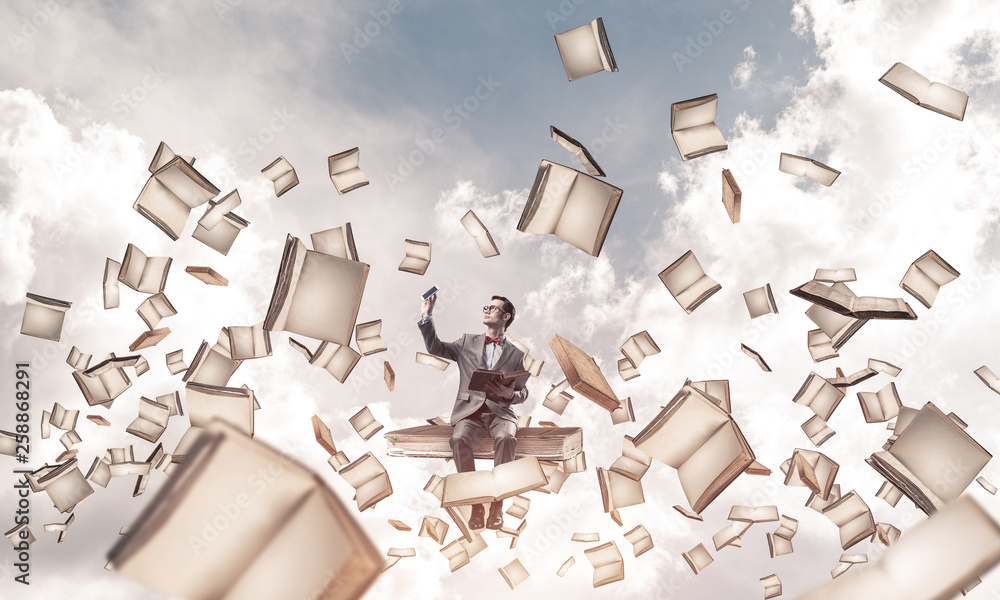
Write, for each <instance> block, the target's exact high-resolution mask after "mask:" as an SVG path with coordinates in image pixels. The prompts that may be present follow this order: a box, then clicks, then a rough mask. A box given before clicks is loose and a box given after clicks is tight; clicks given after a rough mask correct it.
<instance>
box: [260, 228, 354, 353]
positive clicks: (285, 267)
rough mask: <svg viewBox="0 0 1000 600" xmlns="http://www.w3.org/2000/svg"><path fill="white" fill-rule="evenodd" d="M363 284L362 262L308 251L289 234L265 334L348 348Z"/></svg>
mask: <svg viewBox="0 0 1000 600" xmlns="http://www.w3.org/2000/svg"><path fill="white" fill-rule="evenodd" d="M367 280H368V265H366V264H365V263H361V262H357V261H353V260H347V259H344V258H339V257H336V256H330V255H329V254H323V253H322V252H315V251H312V250H306V247H305V244H303V243H302V242H301V241H300V240H299V239H298V238H295V237H292V236H290V235H289V236H288V238H287V239H286V241H285V249H284V252H283V254H282V257H281V267H280V269H279V270H278V276H277V278H276V279H275V282H274V291H273V292H272V294H271V303H270V306H269V307H268V311H267V316H266V317H265V319H264V329H265V330H267V331H287V332H289V333H297V334H299V335H305V336H308V337H311V338H314V339H318V340H323V341H327V342H333V343H335V344H340V345H342V346H347V345H349V344H350V343H351V337H352V334H353V333H354V325H355V322H356V321H357V317H358V310H359V308H360V307H361V296H362V294H364V291H365V282H366V281H367Z"/></svg>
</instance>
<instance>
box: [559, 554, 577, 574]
mask: <svg viewBox="0 0 1000 600" xmlns="http://www.w3.org/2000/svg"><path fill="white" fill-rule="evenodd" d="M575 564H576V559H575V558H573V557H572V556H571V557H569V558H567V559H566V561H565V562H564V563H563V564H562V565H560V566H559V570H558V571H556V575H558V576H560V577H565V576H566V573H568V572H569V569H570V567H572V566H573V565H575Z"/></svg>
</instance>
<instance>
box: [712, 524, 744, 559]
mask: <svg viewBox="0 0 1000 600" xmlns="http://www.w3.org/2000/svg"><path fill="white" fill-rule="evenodd" d="M751 525H753V523H752V522H750V523H745V522H732V523H730V524H729V525H726V526H725V527H723V528H722V529H721V530H719V531H718V532H716V533H715V535H713V536H712V543H713V544H715V551H716V552H718V551H719V550H722V549H723V548H725V547H726V546H735V547H737V548H739V547H742V545H743V544H742V538H743V534H744V533H746V532H747V530H748V529H750V526H751Z"/></svg>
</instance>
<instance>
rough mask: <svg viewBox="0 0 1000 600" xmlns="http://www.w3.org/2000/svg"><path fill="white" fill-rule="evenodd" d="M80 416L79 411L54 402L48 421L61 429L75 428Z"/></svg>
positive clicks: (69, 429) (70, 429)
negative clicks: (67, 408)
mask: <svg viewBox="0 0 1000 600" xmlns="http://www.w3.org/2000/svg"><path fill="white" fill-rule="evenodd" d="M79 418H80V411H78V410H66V409H65V408H63V406H62V404H59V403H58V402H56V403H55V404H53V405H52V412H51V413H50V414H49V419H48V423H49V425H51V426H52V427H55V428H57V429H62V430H63V431H72V430H74V429H76V422H77V420H78V419H79Z"/></svg>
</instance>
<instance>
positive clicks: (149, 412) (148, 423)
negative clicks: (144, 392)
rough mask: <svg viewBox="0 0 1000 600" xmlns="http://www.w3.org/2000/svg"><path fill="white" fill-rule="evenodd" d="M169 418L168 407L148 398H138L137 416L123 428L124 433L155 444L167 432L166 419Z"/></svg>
mask: <svg viewBox="0 0 1000 600" xmlns="http://www.w3.org/2000/svg"><path fill="white" fill-rule="evenodd" d="M169 418H170V407H169V406H165V405H163V404H160V403H159V402H156V401H154V400H150V399H149V398H139V416H138V417H136V419H135V420H134V421H132V423H131V424H129V426H128V427H126V428H125V433H131V434H132V435H134V436H136V437H140V438H142V439H144V440H146V441H147V442H152V443H154V444H155V443H156V441H157V440H158V439H160V436H161V435H163V432H164V431H166V430H167V419H169Z"/></svg>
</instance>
